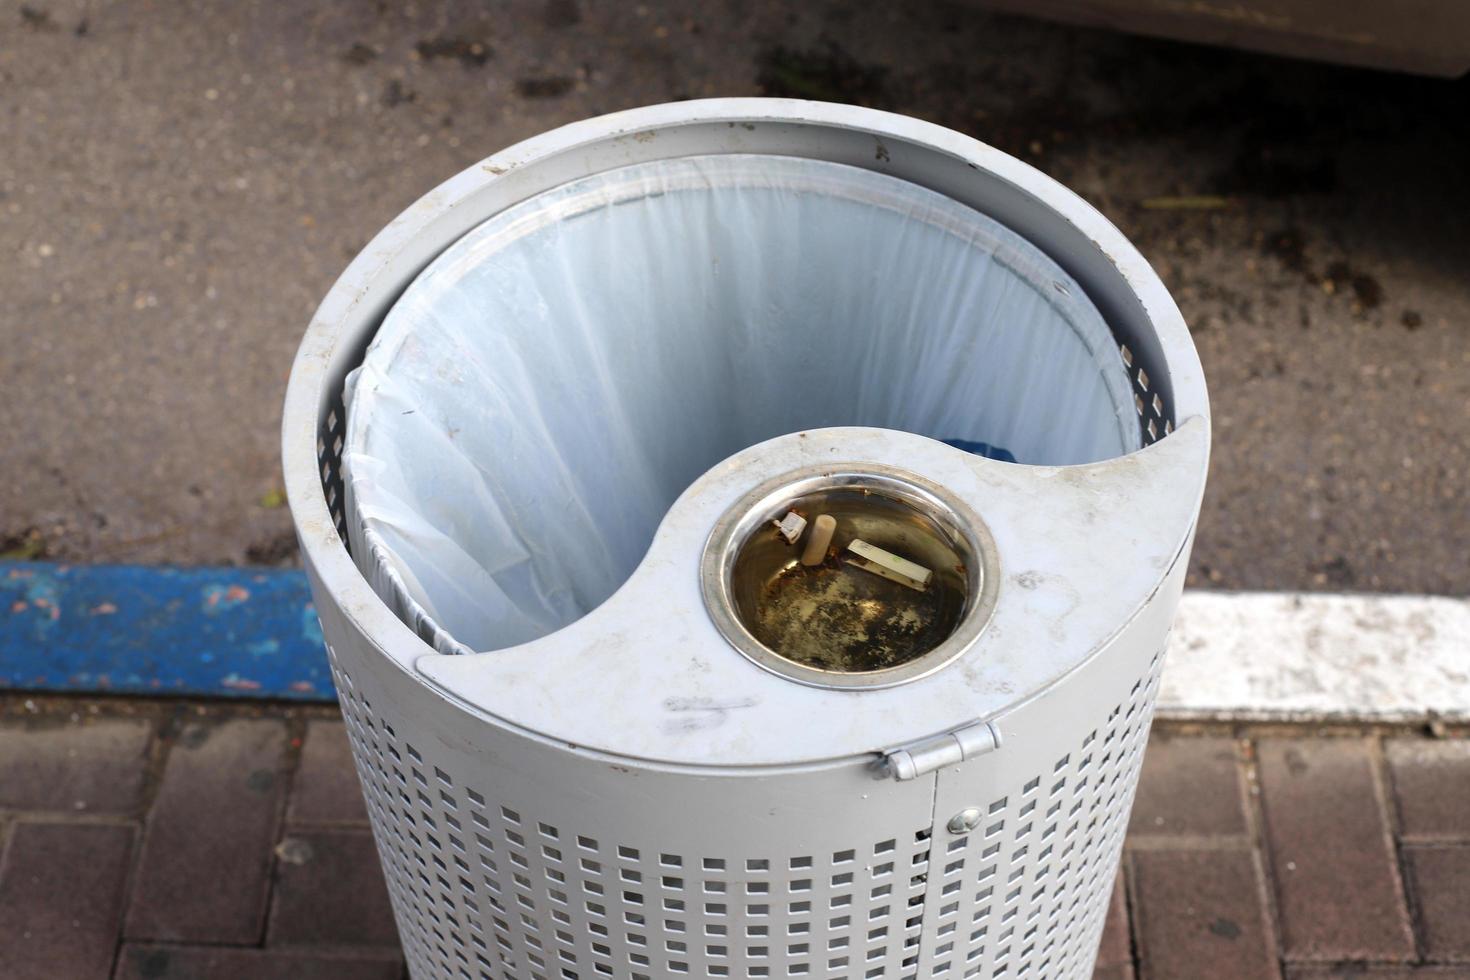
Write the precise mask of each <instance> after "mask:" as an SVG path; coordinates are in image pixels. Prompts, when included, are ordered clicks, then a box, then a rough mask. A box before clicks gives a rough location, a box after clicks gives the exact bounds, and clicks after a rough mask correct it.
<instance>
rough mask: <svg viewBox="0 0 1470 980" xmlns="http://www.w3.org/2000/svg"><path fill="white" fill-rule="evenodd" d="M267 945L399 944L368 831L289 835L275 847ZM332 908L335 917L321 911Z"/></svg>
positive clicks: (391, 911)
mask: <svg viewBox="0 0 1470 980" xmlns="http://www.w3.org/2000/svg"><path fill="white" fill-rule="evenodd" d="M276 854H277V862H276V895H275V902H274V903H273V905H272V908H271V921H270V934H269V938H268V944H269V945H287V944H312V943H315V944H327V945H334V946H387V947H390V948H391V947H394V946H396V945H397V943H398V933H397V931H396V928H395V926H394V924H393V910H392V907H391V906H390V905H389V904H388V886H387V885H386V884H385V883H384V881H383V872H382V868H381V866H380V865H379V864H378V852H377V850H376V849H375V848H374V846H373V837H372V834H371V833H369V832H367V831H365V830H364V831H316V832H297V833H293V834H291V835H290V836H289V837H287V838H286V839H285V840H283V841H282V842H281V845H280V846H279V847H277V848H276ZM323 909H331V910H332V914H331V915H322V914H321V913H322V910H323Z"/></svg>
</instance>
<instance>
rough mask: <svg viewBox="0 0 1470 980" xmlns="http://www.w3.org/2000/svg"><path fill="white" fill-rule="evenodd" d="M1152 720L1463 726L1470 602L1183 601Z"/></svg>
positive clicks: (1467, 716) (1241, 597)
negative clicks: (1446, 723)
mask: <svg viewBox="0 0 1470 980" xmlns="http://www.w3.org/2000/svg"><path fill="white" fill-rule="evenodd" d="M1157 714H1158V717H1160V718H1167V719H1170V720H1192V721H1334V720H1343V721H1347V720H1354V721H1381V722H1430V721H1436V720H1439V721H1467V720H1470V602H1467V601H1466V600H1464V599H1450V598H1440V597H1434V596H1387V595H1332V594H1320V593H1300V592H1233V593H1232V592H1194V591H1189V592H1185V594H1184V599H1183V601H1182V602H1181V603H1180V606H1179V616H1178V619H1177V620H1176V622H1175V625H1174V632H1173V635H1172V637H1171V639H1170V641H1169V654H1168V658H1167V660H1166V661H1165V667H1164V676H1163V682H1162V688H1161V690H1160V692H1159V703H1158V708H1157Z"/></svg>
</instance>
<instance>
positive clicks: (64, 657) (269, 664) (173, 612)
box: [0, 562, 337, 701]
mask: <svg viewBox="0 0 1470 980" xmlns="http://www.w3.org/2000/svg"><path fill="white" fill-rule="evenodd" d="M0 688H10V689H14V690H23V691H58V692H67V693H74V694H75V693H89V694H97V693H109V694H149V695H161V694H173V695H193V696H207V697H230V698H289V699H293V700H298V701H335V700H336V697H337V696H336V692H335V691H334V690H333V688H332V675H331V671H330V669H329V668H328V666H327V655H326V649H325V647H324V646H323V644H322V633H321V624H320V623H318V621H317V617H316V609H315V608H314V607H313V606H312V604H311V593H310V590H309V589H308V588H307V584H306V575H305V574H304V573H303V572H300V571H296V570H283V569H251V568H172V567H155V566H146V567H145V566H139V565H60V564H53V563H50V562H0Z"/></svg>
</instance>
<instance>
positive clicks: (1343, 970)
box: [1286, 963, 1470, 980]
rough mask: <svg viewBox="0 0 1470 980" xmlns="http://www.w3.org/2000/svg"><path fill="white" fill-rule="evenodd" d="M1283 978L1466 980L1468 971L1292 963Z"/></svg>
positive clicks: (1438, 968) (1447, 968)
mask: <svg viewBox="0 0 1470 980" xmlns="http://www.w3.org/2000/svg"><path fill="white" fill-rule="evenodd" d="M1286 980H1470V971H1466V970H1463V969H1460V968H1458V967H1453V966H1368V965H1363V964H1358V963H1345V964H1342V965H1341V966H1296V967H1292V968H1291V969H1289V970H1287V971H1286Z"/></svg>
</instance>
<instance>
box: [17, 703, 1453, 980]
mask: <svg viewBox="0 0 1470 980" xmlns="http://www.w3.org/2000/svg"><path fill="white" fill-rule="evenodd" d="M51 700H52V701H54V702H55V703H54V704H53V705H52V708H51V710H49V711H45V710H43V711H40V712H37V713H35V714H34V716H32V715H31V714H30V713H29V712H28V714H27V715H25V716H22V718H20V719H19V720H15V719H14V717H13V716H12V720H7V721H6V723H5V724H4V725H3V726H0V980H32V978H39V977H44V978H46V980H63V978H64V980H94V978H95V980H102V978H104V977H111V980H181V978H190V980H194V978H199V980H349V978H350V980H358V978H362V980H401V978H402V977H403V973H402V970H403V967H402V954H401V951H400V950H399V948H398V944H397V936H396V933H395V932H394V928H393V920H392V914H391V911H390V908H389V905H388V901H387V895H386V888H385V886H384V882H383V878H382V873H381V870H380V866H379V864H378V860H377V854H376V852H375V850H374V848H373V842H372V836H371V833H370V831H369V829H368V827H367V824H366V822H365V820H364V810H363V808H362V805H361V802H360V795H359V790H358V787H357V782H356V776H355V774H354V772H353V770H352V765H351V757H350V752H349V749H348V746H347V742H346V739H345V734H344V730H343V727H342V725H341V722H340V720H339V719H338V717H337V716H335V714H333V715H328V714H327V713H326V712H325V711H324V710H323V709H317V708H306V709H302V708H287V707H284V706H265V705H244V706H224V705H212V706H187V705H184V706H181V705H179V703H177V702H171V703H170V705H157V704H155V705H154V706H153V707H151V708H149V707H148V703H147V702H142V703H141V704H142V705H143V708H142V709H129V710H127V712H126V714H124V713H123V712H122V711H119V712H118V714H117V715H114V716H112V717H109V716H108V714H107V710H106V707H107V705H106V703H105V702H104V703H101V709H100V710H98V708H97V706H96V705H94V706H93V707H92V711H95V712H97V717H92V716H91V715H90V714H89V712H88V711H86V710H83V711H74V710H72V706H71V705H70V704H69V702H67V701H66V699H61V698H57V699H51ZM129 704H139V702H129ZM185 712H188V713H189V714H197V715H198V719H197V723H196V724H194V725H191V726H188V727H185V728H183V729H182V730H181V731H180V732H179V733H178V734H177V736H169V735H164V736H162V737H160V736H159V735H158V734H157V733H158V732H160V731H167V730H168V729H167V726H166V725H162V723H161V722H160V720H159V719H161V718H163V717H167V716H168V715H170V714H173V715H174V716H183V715H184V714H185ZM303 716H304V717H303ZM74 718H75V720H73V719H74ZM293 719H300V720H293ZM293 737H299V738H301V743H300V747H301V751H300V753H299V754H298V755H293V754H292V753H291V752H290V749H289V744H290V743H289V740H290V739H292V738H293ZM1467 750H1470V740H1467V739H1466V738H1465V737H1463V736H1459V735H1451V736H1450V737H1446V738H1443V739H1439V740H1435V739H1430V738H1421V737H1417V736H1414V735H1412V734H1404V733H1394V734H1392V735H1391V736H1381V735H1378V734H1375V733H1374V732H1372V731H1371V730H1365V731H1363V732H1362V733H1360V734H1359V735H1358V736H1356V737H1343V736H1334V737H1322V736H1319V735H1317V734H1316V733H1314V732H1312V731H1310V730H1309V729H1306V728H1302V729H1296V730H1291V729H1283V728H1276V729H1273V730H1270V731H1269V732H1253V731H1252V730H1251V729H1248V728H1247V729H1244V730H1241V731H1238V732H1230V733H1223V734H1209V735H1201V734H1198V733H1189V732H1185V731H1181V730H1178V729H1175V730H1174V731H1172V732H1171V731H1161V732H1157V733H1155V735H1154V737H1153V738H1152V739H1151V741H1150V747H1149V752H1148V755H1147V757H1146V759H1145V763H1144V775H1143V781H1142V785H1141V786H1140V789H1139V793H1138V802H1137V807H1136V809H1135V813H1134V820H1133V824H1132V827H1131V829H1130V833H1129V837H1128V840H1127V846H1126V851H1125V858H1124V862H1123V869H1122V871H1121V872H1120V874H1119V876H1118V883H1117V884H1116V885H1115V887H1114V892H1113V897H1112V904H1111V905H1110V906H1109V909H1108V915H1107V919H1106V920H1105V927H1104V930H1103V935H1102V942H1101V947H1100V949H1099V953H1098V960H1097V969H1096V972H1095V974H1094V976H1095V980H1164V978H1175V977H1178V978H1182V980H1233V978H1252V980H1254V978H1266V980H1271V978H1278V980H1281V978H1284V980H1349V978H1354V980H1470V819H1467V818H1465V817H1464V816H1463V813H1465V812H1470V811H1467V809H1466V808H1467V807H1470V804H1467V803H1466V802H1465V794H1466V792H1467V788H1466V782H1465V780H1466V772H1467V770H1466V768H1465V766H1466V759H1467V758H1470V751H1467ZM38 760H49V761H45V762H41V761H38ZM1252 760H1254V763H1253V762H1252ZM1253 764H1254V766H1255V772H1254V773H1251V772H1250V771H1249V768H1250V767H1251V766H1252V765H1253ZM293 767H294V768H293ZM48 768H49V769H50V772H49V776H48V773H47V769H48ZM1248 775H1251V776H1253V777H1255V781H1254V782H1253V781H1252V780H1251V779H1247V778H1246V777H1247V776H1248ZM1251 786H1255V787H1257V788H1258V793H1257V792H1256V791H1251V790H1249V789H1248V788H1247V787H1251ZM155 787H156V790H155ZM1257 797H1258V798H1257ZM78 801H81V802H82V803H83V804H84V806H83V807H82V808H78V807H77V806H76V804H77V802H78ZM1394 834H1400V835H1401V836H1400V837H1399V839H1397V840H1395V839H1393V837H1392V835H1394ZM1267 872H1269V873H1270V875H1271V876H1272V878H1271V879H1270V880H1267V879H1266V877H1265V875H1266V873H1267ZM129 881H131V882H132V885H129V884H128V882H129ZM125 904H126V905H127V909H126V912H125V911H124V906H125ZM1411 912H1412V916H1413V918H1412V922H1411V919H1410V913H1411ZM124 924H125V925H126V930H125V929H124V928H123V926H124ZM1411 927H1412V930H1413V931H1412V932H1410V928H1411ZM124 932H126V933H127V936H126V937H125V936H124Z"/></svg>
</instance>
